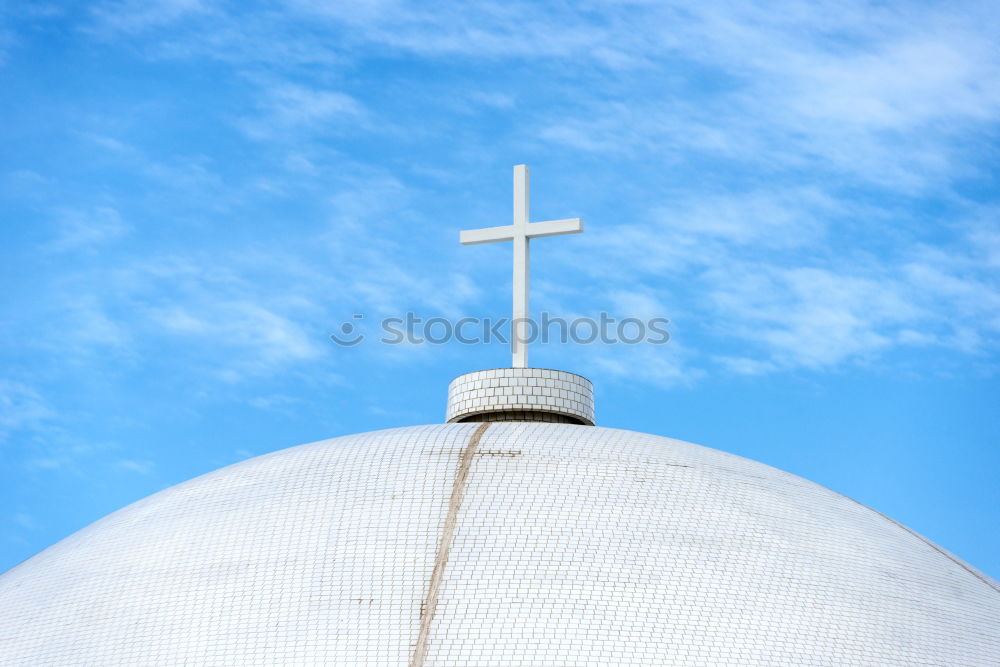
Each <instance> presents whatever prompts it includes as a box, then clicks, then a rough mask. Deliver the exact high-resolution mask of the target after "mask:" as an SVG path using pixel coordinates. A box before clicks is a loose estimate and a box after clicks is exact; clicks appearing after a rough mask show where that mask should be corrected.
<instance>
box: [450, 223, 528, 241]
mask: <svg viewBox="0 0 1000 667" xmlns="http://www.w3.org/2000/svg"><path fill="white" fill-rule="evenodd" d="M513 239H514V225H504V226H502V227H484V228H483V229H469V230H467V231H463V232H461V233H460V234H459V236H458V240H459V241H461V243H462V245H475V244H477V243H493V242H494V241H512V240H513Z"/></svg>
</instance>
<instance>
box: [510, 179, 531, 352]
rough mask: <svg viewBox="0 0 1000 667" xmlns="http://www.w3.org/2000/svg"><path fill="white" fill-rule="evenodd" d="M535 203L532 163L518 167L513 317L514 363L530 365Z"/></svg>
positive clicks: (512, 345)
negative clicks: (531, 232) (532, 210)
mask: <svg viewBox="0 0 1000 667" xmlns="http://www.w3.org/2000/svg"><path fill="white" fill-rule="evenodd" d="M530 206H531V201H530V191H529V174H528V165H526V164H519V165H517V166H516V167H514V238H513V239H512V240H513V242H514V280H513V286H514V290H513V291H514V303H513V309H512V313H513V319H512V321H511V341H510V346H511V349H510V351H511V366H512V367H514V368H527V367H528V322H527V320H528V313H529V310H528V275H529V271H530V268H531V264H530V263H531V246H530V243H531V239H530V238H529V237H528V219H529V218H528V216H529V213H528V211H529V208H530Z"/></svg>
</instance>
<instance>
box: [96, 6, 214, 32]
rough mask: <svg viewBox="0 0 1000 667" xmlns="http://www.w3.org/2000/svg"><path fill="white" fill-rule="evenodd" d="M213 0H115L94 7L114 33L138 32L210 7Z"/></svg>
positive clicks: (98, 19) (98, 18)
mask: <svg viewBox="0 0 1000 667" xmlns="http://www.w3.org/2000/svg"><path fill="white" fill-rule="evenodd" d="M212 4H214V3H212V2H210V1H209V0H147V1H143V0H112V1H109V2H104V3H102V4H98V5H96V6H94V7H93V8H92V12H93V16H94V19H95V22H96V25H97V26H99V27H100V28H101V29H102V30H104V31H107V32H110V33H114V32H121V33H127V34H135V33H139V32H142V31H145V30H149V29H152V28H160V27H163V26H166V25H170V24H173V23H176V22H178V21H181V20H183V19H186V18H189V17H191V16H193V15H199V14H204V13H206V12H208V11H210V9H211V6H212Z"/></svg>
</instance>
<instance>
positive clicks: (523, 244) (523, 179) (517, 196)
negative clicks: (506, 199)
mask: <svg viewBox="0 0 1000 667" xmlns="http://www.w3.org/2000/svg"><path fill="white" fill-rule="evenodd" d="M528 182H529V177H528V166H527V165H524V164H519V165H517V166H515V167H514V221H513V223H514V224H512V225H504V226H502V227H486V228H484V229H470V230H467V231H463V232H462V233H461V234H460V235H459V241H461V243H462V245H474V244H477V243H493V242H494V241H512V242H513V244H514V276H513V297H514V299H513V309H512V313H513V318H512V321H511V341H510V350H511V366H513V367H514V368H527V367H528V334H529V333H530V327H529V326H528V325H529V321H528V318H529V313H530V311H529V310H528V276H529V269H530V259H531V257H530V255H531V252H530V251H531V246H530V241H531V239H532V238H540V237H543V236H558V235H561V234H579V233H580V232H582V231H583V221H582V220H580V218H569V219H566V220H547V221H545V222H531V214H530V203H531V202H530V194H529V187H528V185H529V183H528Z"/></svg>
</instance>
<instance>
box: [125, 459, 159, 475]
mask: <svg viewBox="0 0 1000 667" xmlns="http://www.w3.org/2000/svg"><path fill="white" fill-rule="evenodd" d="M155 467H156V465H155V464H154V463H153V462H152V461H137V460H135V459H119V460H118V461H115V468H117V469H118V470H124V471H126V472H132V473H137V474H139V475H148V474H150V473H151V472H153V469H154V468H155Z"/></svg>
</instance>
